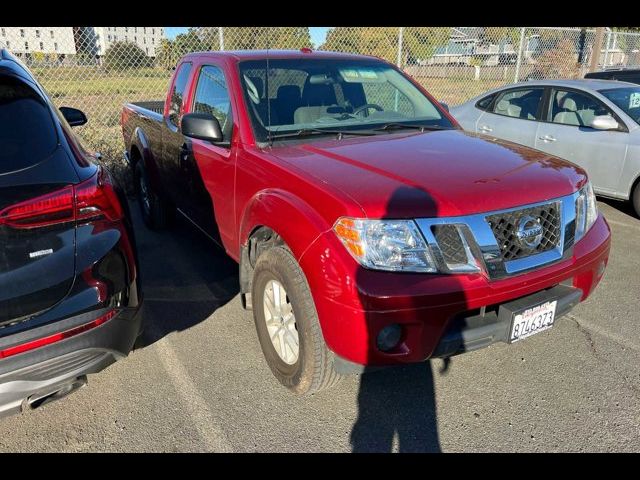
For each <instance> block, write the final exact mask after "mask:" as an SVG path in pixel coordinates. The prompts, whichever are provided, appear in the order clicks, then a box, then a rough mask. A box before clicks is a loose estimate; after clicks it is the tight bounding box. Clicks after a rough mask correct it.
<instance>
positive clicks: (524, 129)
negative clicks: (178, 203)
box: [451, 80, 640, 215]
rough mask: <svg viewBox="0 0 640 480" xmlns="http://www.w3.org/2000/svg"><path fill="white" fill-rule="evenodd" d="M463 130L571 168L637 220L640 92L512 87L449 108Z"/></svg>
mask: <svg viewBox="0 0 640 480" xmlns="http://www.w3.org/2000/svg"><path fill="white" fill-rule="evenodd" d="M451 113H452V115H453V116H454V117H455V118H456V119H457V120H458V122H460V124H461V125H462V127H463V128H464V129H465V130H468V131H471V132H477V133H482V134H486V135H489V136H492V137H495V138H500V139H504V140H510V141H512V142H515V143H520V144H522V145H526V146H528V147H533V148H536V149H538V150H542V151H543V152H546V153H549V154H552V155H555V156H557V157H560V158H564V159H566V160H569V161H570V162H573V163H575V164H577V165H579V166H581V167H582V168H584V169H585V170H587V173H588V174H589V178H590V179H591V182H592V184H593V187H594V190H595V191H596V193H597V194H599V195H601V196H605V197H611V198H617V199H621V200H631V202H632V203H633V206H634V208H635V211H636V213H637V214H638V215H640V85H636V84H633V83H627V82H619V81H613V80H541V81H533V82H521V83H516V84H513V85H507V86H504V87H501V88H498V89H495V90H491V91H489V92H486V93H484V94H482V95H480V96H478V97H475V98H473V99H471V100H469V101H468V102H466V103H463V104H462V105H459V106H457V107H453V108H451Z"/></svg>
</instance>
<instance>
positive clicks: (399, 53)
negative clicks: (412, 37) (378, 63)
mask: <svg viewBox="0 0 640 480" xmlns="http://www.w3.org/2000/svg"><path fill="white" fill-rule="evenodd" d="M403 33H404V27H400V29H399V30H398V59H397V61H396V65H398V67H399V68H402V35H403Z"/></svg>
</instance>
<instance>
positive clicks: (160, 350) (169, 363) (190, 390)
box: [155, 336, 233, 452]
mask: <svg viewBox="0 0 640 480" xmlns="http://www.w3.org/2000/svg"><path fill="white" fill-rule="evenodd" d="M155 345H156V352H157V354H158V357H159V358H160V361H161V362H162V366H163V367H164V369H165V370H166V372H167V374H168V375H169V377H170V378H171V381H172V382H173V385H174V386H175V388H176V391H177V393H178V395H179V396H180V397H181V398H182V400H183V401H184V404H185V406H186V410H187V413H188V414H189V417H190V418H191V420H192V421H193V424H194V426H195V427H196V429H197V430H198V433H200V436H201V437H202V439H203V440H204V442H205V445H206V448H207V450H208V451H211V452H233V448H232V447H231V444H230V443H229V441H228V440H227V437H226V435H225V433H224V431H223V430H222V429H221V428H220V427H219V426H218V422H217V421H216V419H215V418H214V416H213V414H212V413H211V410H210V409H209V406H208V405H207V402H206V401H205V400H204V398H202V396H201V395H200V393H199V391H198V389H197V388H196V386H195V384H194V383H193V380H192V379H191V377H190V376H189V373H188V372H187V370H186V369H185V368H184V366H183V365H182V363H181V362H180V359H178V356H177V354H176V352H175V350H174V349H173V347H172V346H171V343H170V342H169V339H168V338H167V337H166V336H164V337H162V338H161V339H160V340H158V341H157V342H156V344H155Z"/></svg>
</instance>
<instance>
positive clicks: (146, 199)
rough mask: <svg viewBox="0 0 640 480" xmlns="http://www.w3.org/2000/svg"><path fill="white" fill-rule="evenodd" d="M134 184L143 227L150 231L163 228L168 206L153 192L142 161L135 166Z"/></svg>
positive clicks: (168, 211) (166, 220)
mask: <svg viewBox="0 0 640 480" xmlns="http://www.w3.org/2000/svg"><path fill="white" fill-rule="evenodd" d="M135 182H136V185H135V187H136V194H137V197H138V203H139V204H140V211H141V212H142V219H143V220H144V223H145V225H146V226H147V227H149V228H150V229H152V230H160V229H162V228H165V227H166V226H167V225H168V223H169V214H170V209H169V206H168V205H167V204H166V202H164V201H163V200H162V199H161V198H160V197H159V196H158V195H157V194H156V193H155V192H154V191H153V189H152V187H151V184H150V183H149V177H148V176H147V171H146V170H145V168H144V164H143V163H142V161H139V162H138V163H137V164H136V169H135Z"/></svg>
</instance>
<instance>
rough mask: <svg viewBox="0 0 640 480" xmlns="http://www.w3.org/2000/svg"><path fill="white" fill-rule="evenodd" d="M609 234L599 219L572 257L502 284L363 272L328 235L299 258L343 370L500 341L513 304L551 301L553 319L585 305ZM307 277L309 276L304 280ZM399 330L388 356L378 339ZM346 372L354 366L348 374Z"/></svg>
mask: <svg viewBox="0 0 640 480" xmlns="http://www.w3.org/2000/svg"><path fill="white" fill-rule="evenodd" d="M610 235H611V234H610V229H609V226H608V225H607V223H606V221H605V220H604V217H602V216H600V217H599V218H598V220H597V221H596V223H595V224H594V225H593V227H592V228H591V229H590V230H589V232H588V233H587V234H586V235H585V236H584V237H583V238H582V239H581V240H580V241H579V242H578V243H576V244H575V246H574V250H573V255H572V256H571V258H568V259H565V260H562V261H560V262H556V263H553V264H548V265H544V266H542V267H540V268H538V269H536V270H534V271H531V272H528V273H523V274H520V275H514V276H512V277H508V278H504V279H501V280H493V281H492V280H490V279H488V278H487V277H486V276H485V275H482V274H470V275H428V274H427V275H424V274H411V273H390V272H379V271H372V270H368V269H364V268H362V267H360V266H358V265H356V264H355V261H354V260H353V259H352V258H351V256H350V255H349V254H348V253H347V252H346V250H345V249H344V248H343V247H342V245H341V244H339V243H337V242H338V241H337V239H335V243H334V237H335V235H333V232H327V233H326V234H324V235H323V236H321V237H320V238H319V239H318V240H317V241H316V242H314V244H313V245H312V246H311V247H309V249H307V251H306V252H305V254H304V255H303V256H302V258H301V259H300V260H299V261H300V264H301V266H302V268H303V270H304V271H305V273H307V280H308V282H309V285H310V287H311V291H312V294H313V297H314V301H315V305H316V309H317V311H318V317H319V319H320V324H321V326H322V331H323V335H324V338H325V341H326V343H327V345H328V347H329V348H330V349H331V350H332V351H333V352H334V353H335V354H336V355H337V357H338V359H339V362H338V363H339V364H340V365H341V366H342V367H344V368H342V369H343V370H347V369H348V368H347V367H346V366H350V367H355V366H357V365H360V366H383V365H393V364H402V363H412V362H420V361H424V360H426V359H428V358H430V357H433V356H441V357H445V356H450V355H455V354H458V353H462V352H466V351H470V350H475V349H478V348H482V347H485V346H487V345H489V344H491V343H494V342H499V341H507V337H508V330H509V327H510V322H511V315H510V314H509V312H511V311H512V310H513V307H514V306H513V302H514V301H518V302H519V303H518V305H520V306H521V307H522V306H525V307H524V308H526V305H531V306H534V305H537V304H540V303H544V302H545V301H547V300H553V299H555V300H558V305H557V307H556V318H559V317H560V316H562V315H564V314H566V313H567V312H568V311H570V310H571V308H573V307H574V306H575V305H576V304H577V303H579V302H581V301H584V300H585V299H586V298H587V297H588V296H589V295H590V294H591V292H592V291H593V289H594V288H595V286H596V285H597V284H598V282H599V281H600V279H601V278H602V275H603V273H604V270H605V267H606V264H607V261H608V258H609V250H610ZM308 272H311V274H309V273H308ZM393 324H397V325H399V326H400V327H401V341H400V342H399V344H398V345H397V347H395V348H393V349H391V350H389V351H381V350H380V349H379V348H378V336H379V334H380V332H381V331H382V330H383V329H384V328H385V327H388V326H389V325H393ZM351 369H352V370H353V368H351Z"/></svg>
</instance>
